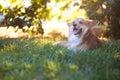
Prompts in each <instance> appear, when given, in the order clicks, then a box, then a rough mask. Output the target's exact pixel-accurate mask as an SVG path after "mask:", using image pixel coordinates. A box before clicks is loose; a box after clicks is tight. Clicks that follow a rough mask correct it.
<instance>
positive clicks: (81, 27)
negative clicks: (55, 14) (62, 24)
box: [68, 18, 98, 36]
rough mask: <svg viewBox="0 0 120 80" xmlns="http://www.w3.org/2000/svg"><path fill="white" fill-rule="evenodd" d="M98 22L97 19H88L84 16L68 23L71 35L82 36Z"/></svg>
mask: <svg viewBox="0 0 120 80" xmlns="http://www.w3.org/2000/svg"><path fill="white" fill-rule="evenodd" d="M97 23H98V21H97V20H87V19H83V18H77V19H75V20H73V21H72V22H69V23H68V26H69V35H75V36H80V35H82V34H84V33H85V32H87V30H89V29H91V28H92V27H93V26H95V25H96V24H97Z"/></svg>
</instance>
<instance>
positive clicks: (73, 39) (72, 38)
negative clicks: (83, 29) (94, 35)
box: [68, 35, 86, 50]
mask: <svg viewBox="0 0 120 80" xmlns="http://www.w3.org/2000/svg"><path fill="white" fill-rule="evenodd" d="M68 41H69V44H70V45H69V46H68V48H69V49H71V50H76V49H80V50H85V49H86V45H85V44H83V45H81V46H79V48H78V47H77V46H78V45H80V44H81V43H82V42H83V40H82V36H81V38H79V37H76V36H75V35H71V36H70V37H69V38H68Z"/></svg>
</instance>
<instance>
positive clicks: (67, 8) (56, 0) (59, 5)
mask: <svg viewBox="0 0 120 80" xmlns="http://www.w3.org/2000/svg"><path fill="white" fill-rule="evenodd" d="M80 5H81V1H76V0H51V2H50V3H49V6H48V7H47V8H48V9H49V10H50V14H49V18H50V20H55V21H70V20H73V19H74V18H78V17H87V16H86V12H85V10H84V9H80V8H79V6H80Z"/></svg>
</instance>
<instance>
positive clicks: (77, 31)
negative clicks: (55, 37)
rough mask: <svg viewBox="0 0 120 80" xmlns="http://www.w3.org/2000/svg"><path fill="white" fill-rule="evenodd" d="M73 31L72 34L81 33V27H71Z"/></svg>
mask: <svg viewBox="0 0 120 80" xmlns="http://www.w3.org/2000/svg"><path fill="white" fill-rule="evenodd" d="M73 33H74V35H78V34H81V33H82V28H81V29H77V28H75V27H74V28H73Z"/></svg>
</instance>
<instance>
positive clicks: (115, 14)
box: [105, 0, 120, 39]
mask: <svg viewBox="0 0 120 80" xmlns="http://www.w3.org/2000/svg"><path fill="white" fill-rule="evenodd" d="M112 1H113V2H111V0H109V3H108V4H107V11H106V12H107V19H108V24H109V25H108V29H107V31H106V33H105V36H107V37H111V38H114V39H120V10H119V7H120V1H119V0H112Z"/></svg>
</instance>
